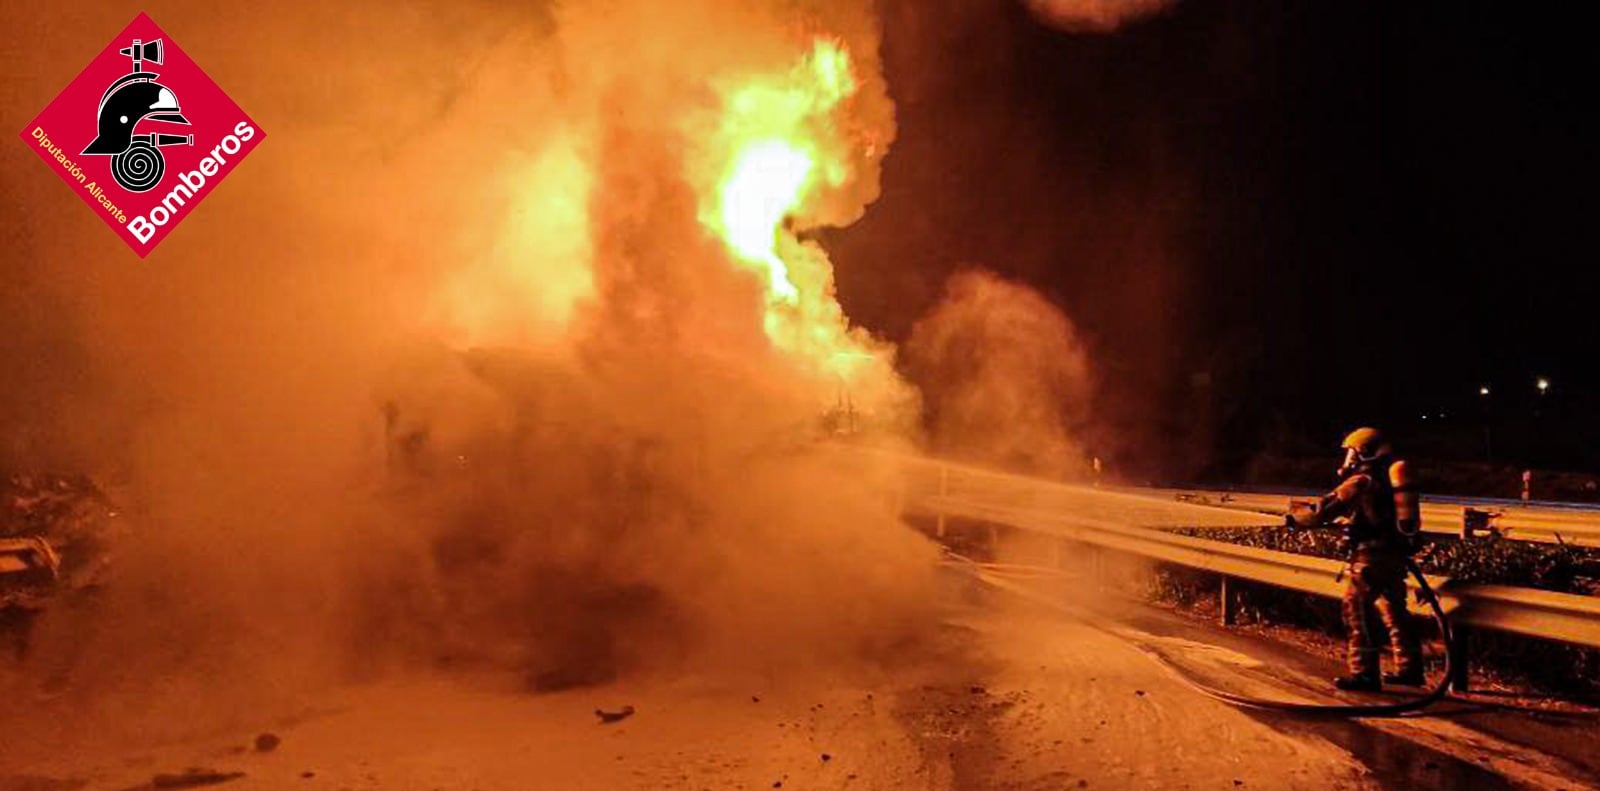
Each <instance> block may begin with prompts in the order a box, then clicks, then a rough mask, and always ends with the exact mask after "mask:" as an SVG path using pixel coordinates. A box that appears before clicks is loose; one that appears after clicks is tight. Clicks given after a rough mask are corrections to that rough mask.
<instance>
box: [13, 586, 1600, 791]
mask: <svg viewBox="0 0 1600 791" xmlns="http://www.w3.org/2000/svg"><path fill="white" fill-rule="evenodd" d="M947 576H948V591H947V597H948V600H949V601H948V603H947V605H946V607H945V609H944V614H943V617H942V619H941V620H940V621H939V623H938V624H937V625H933V626H930V627H929V634H928V635H927V637H926V639H925V640H923V641H921V642H919V643H918V644H915V645H908V646H907V647H906V648H905V650H904V652H903V655H902V656H900V657H898V658H896V659H895V660H893V661H890V662H888V663H879V664H875V665H873V666H870V667H858V668H850V669H839V668H832V669H824V670H818V671H816V672H808V673H804V674H793V673H785V674H783V675H769V676H766V677H745V678H728V677H723V676H712V675H701V674H696V673H689V672H680V673H674V674H671V675H660V676H645V677H635V678H628V679H624V680H621V681H618V682H616V683H612V684H608V685H603V686H597V687H588V688H582V689H576V690H569V691H564V692H559V693H552V694H537V695H536V694H530V693H528V692H527V691H525V689H524V688H523V687H522V685H520V684H518V683H517V682H516V680H515V679H511V678H506V677H500V676H496V675H493V674H469V673H440V674H437V675H428V676H415V675H410V676H405V677H390V678H387V679H386V680H383V681H381V682H376V683H371V684H367V685H362V686H351V687H347V688H343V689H337V690H329V691H325V692H322V693H319V694H318V695H316V696H314V697H312V698H300V699H297V700H296V702H293V703H290V702H288V701H285V702H283V703H281V704H277V705H269V706H264V707H262V708H260V709H258V710H252V711H246V712H237V713H236V715H235V717H234V722H233V724H231V725H228V726H225V727H214V726H208V728H207V729H204V730H201V731H198V732H189V733H184V732H182V729H178V730H176V731H167V732H164V733H162V734H160V735H159V736H158V735H155V734H150V735H149V736H148V738H140V737H138V736H137V735H135V736H131V737H130V736H129V735H128V734H125V733H124V734H120V735H118V736H116V737H112V736H110V735H109V732H108V731H103V730H99V729H80V728H74V727H72V726H71V724H70V721H71V717H72V712H70V711H55V710H52V709H51V703H50V702H49V701H32V700H17V699H13V700H12V701H11V704H10V705H12V706H14V707H15V706H33V707H37V708H38V710H39V715H40V716H41V717H44V716H51V717H58V718H60V723H61V724H63V727H61V728H58V729H54V730H50V729H41V733H45V732H48V733H50V734H51V735H50V737H49V738H48V739H29V738H26V737H27V734H20V735H19V734H15V733H13V734H9V735H0V791H66V790H67V789H134V788H152V787H158V786H153V785H152V781H153V780H154V779H155V778H156V776H157V775H162V774H165V775H169V776H168V777H166V778H165V779H164V781H165V782H179V781H181V780H182V775H181V773H182V772H184V771H186V770H188V769H190V768H200V769H205V770H209V771H214V772H217V773H219V774H220V775H222V776H226V775H228V774H231V773H236V772H242V773H243V774H242V775H241V776H237V777H233V778H232V779H229V780H226V781H224V782H221V783H219V784H218V785H217V786H216V787H219V788H226V789H240V791H243V790H244V789H275V790H276V789H308V790H310V789H338V790H340V791H343V790H345V789H348V790H349V791H357V790H358V789H396V790H405V791H410V790H412V789H415V790H417V791H432V790H433V789H452V790H453V789H460V790H462V791H468V790H473V789H475V790H476V791H498V790H499V789H517V790H518V791H525V790H526V789H560V790H562V791H566V790H568V789H606V790H607V791H612V790H615V789H665V790H667V791H680V790H681V791H699V790H700V789H770V788H783V789H930V790H931V789H941V790H942V789H963V790H966V789H972V790H974V791H976V790H979V789H1013V790H1015V791H1033V790H1035V789H1037V790H1038V791H1046V790H1054V789H1078V788H1101V789H1122V788H1141V789H1146V788H1148V789H1239V788H1244V789H1302V788H1303V789H1343V788H1347V789H1358V788H1361V789H1364V788H1397V789H1398V788H1421V789H1427V788H1439V789H1445V788H1474V789H1493V788H1572V789H1576V788H1589V787H1596V786H1595V785H1594V775H1593V774H1592V772H1593V770H1594V767H1593V766H1590V765H1587V764H1585V763H1584V761H1585V760H1586V758H1585V756H1587V754H1588V753H1589V752H1590V750H1589V749H1588V747H1587V746H1586V745H1591V744H1593V743H1594V742H1593V736H1594V735H1595V733H1596V731H1595V726H1594V724H1593V722H1592V721H1591V720H1589V719H1588V718H1586V717H1585V718H1577V719H1572V720H1569V721H1563V722H1561V723H1560V724H1559V725H1551V724H1549V723H1546V724H1545V727H1548V729H1549V733H1543V734H1541V733H1540V732H1538V731H1537V730H1536V729H1535V730H1533V731H1529V730H1527V729H1521V730H1519V729H1518V728H1517V727H1515V725H1511V726H1506V725H1505V723H1504V722H1502V723H1500V726H1501V727H1497V728H1487V729H1480V728H1479V727H1478V726H1477V725H1475V724H1474V723H1472V722H1471V720H1472V718H1473V717H1474V716H1476V715H1474V714H1473V712H1472V710H1470V707H1462V706H1457V707H1456V709H1455V711H1454V712H1453V714H1454V716H1450V717H1444V718H1438V719H1426V720H1405V721H1386V722H1372V723H1348V722H1331V723H1330V722H1307V721H1303V720H1296V719H1294V718H1289V717H1282V716H1264V715H1261V714H1258V713H1249V712H1245V711H1241V710H1238V709H1235V708H1233V707H1230V706H1228V705H1225V704H1222V703H1218V702H1215V701H1213V700H1211V699H1210V698H1207V697H1204V696H1202V695H1201V694H1200V693H1198V692H1196V691H1195V690H1194V689H1193V688H1191V687H1190V686H1188V685H1187V684H1186V683H1185V682H1184V681H1183V680H1182V676H1181V675H1180V674H1179V673H1176V672H1174V671H1173V669H1172V667H1171V666H1169V665H1168V664H1166V663H1171V664H1172V665H1177V666H1179V667H1180V668H1182V669H1184V670H1186V671H1187V672H1194V673H1202V674H1204V675H1205V676H1206V677H1207V678H1208V679H1209V680H1211V681H1213V682H1214V683H1218V684H1227V685H1230V686H1231V687H1232V688H1234V689H1236V690H1238V691H1241V692H1249V693H1254V694H1261V695H1269V696H1287V697H1295V698H1298V699H1320V697H1319V696H1324V695H1325V693H1324V692H1323V690H1325V689H1326V685H1325V682H1324V681H1323V679H1322V678H1321V677H1320V676H1319V674H1320V673H1321V672H1323V671H1325V670H1329V668H1327V667H1326V666H1325V663H1324V664H1322V665H1319V664H1318V663H1319V662H1320V661H1321V660H1317V659H1315V658H1314V657H1309V656H1304V655H1299V654H1297V653H1296V652H1295V651H1293V650H1292V649H1287V648H1285V647H1284V646H1282V645H1281V644H1274V643H1265V642H1262V641H1260V640H1259V639H1257V638H1250V637H1248V636H1243V635H1240V634H1237V633H1230V632H1222V631H1219V630H1216V629H1212V628H1210V627H1209V626H1207V625H1205V624H1199V623H1196V622H1194V621H1190V620H1187V619H1184V618H1180V617H1178V616H1174V615H1171V614H1169V613H1166V612H1164V611H1160V610H1157V609H1153V608H1150V607H1146V606H1144V605H1139V604H1134V603H1130V602H1125V601H1121V600H1118V599H1115V598H1114V597H1108V596H1105V595H1103V594H1100V593H1096V592H1093V591H1089V590H1086V589H1084V588H1083V587H1082V586H1083V583H1080V582H1073V581H1070V580H1067V581H1060V580H1055V581H1047V582H1045V583H1038V582H1033V583H1029V586H1028V588H1027V590H1028V592H1029V594H1030V596H1029V597H1024V596H1019V595H1014V594H1012V593H1008V592H1006V591H1000V590H996V589H994V588H991V587H989V586H986V585H983V584H980V583H979V582H977V581H975V580H974V579H972V578H971V577H969V576H967V575H966V573H965V572H962V571H959V570H954V569H952V570H950V571H949V573H948V575H947ZM625 705H628V706H633V707H634V713H633V714H632V715H631V716H628V717H626V718H625V719H621V720H619V721H616V722H612V723H602V722H601V720H600V718H598V717H597V716H596V713H595V712H596V709H604V710H607V711H620V710H621V708H622V707H623V706H625ZM1495 716H1499V717H1501V718H1502V720H1507V719H1509V720H1510V721H1511V722H1513V723H1515V722H1517V721H1522V720H1527V719H1528V718H1527V717H1526V715H1522V714H1519V713H1512V714H1509V715H1508V714H1505V713H1504V712H1501V713H1499V714H1497V715H1495ZM200 720H205V721H208V722H214V721H215V718H210V717H206V718H196V721H200ZM264 732H270V733H271V734H273V736H275V737H276V738H277V739H278V740H280V741H279V743H278V744H276V746H275V747H274V748H273V749H271V750H270V751H260V750H258V749H256V747H255V740H256V738H257V737H258V736H259V735H260V734H262V733H264ZM1530 733H1531V734H1532V735H1531V736H1530V735H1529V734H1530ZM12 737H15V738H12ZM1535 737H1537V738H1535ZM1530 739H1531V740H1534V741H1537V740H1539V739H1544V740H1545V741H1548V742H1550V743H1551V744H1557V748H1554V749H1551V750H1550V751H1548V752H1547V751H1541V750H1536V749H1534V748H1531V747H1527V746H1524V745H1523V744H1521V743H1520V742H1521V741H1524V740H1530ZM1563 740H1564V741H1563ZM1561 745H1567V746H1565V747H1563V746H1561ZM175 778H176V779H175Z"/></svg>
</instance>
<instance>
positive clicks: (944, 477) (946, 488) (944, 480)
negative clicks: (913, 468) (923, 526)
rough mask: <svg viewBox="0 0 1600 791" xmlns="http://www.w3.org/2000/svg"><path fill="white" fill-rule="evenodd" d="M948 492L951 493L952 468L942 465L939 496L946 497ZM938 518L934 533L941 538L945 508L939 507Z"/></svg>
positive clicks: (942, 535) (942, 536)
mask: <svg viewBox="0 0 1600 791" xmlns="http://www.w3.org/2000/svg"><path fill="white" fill-rule="evenodd" d="M948 494H950V468H949V467H942V466H941V467H940V468H939V496H940V497H941V498H942V497H945V496H946V495H948ZM936 520H937V521H936V522H935V523H934V533H935V535H937V536H938V537H939V538H944V509H943V508H940V509H939V515H938V517H936Z"/></svg>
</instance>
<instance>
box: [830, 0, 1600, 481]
mask: <svg viewBox="0 0 1600 791" xmlns="http://www.w3.org/2000/svg"><path fill="white" fill-rule="evenodd" d="M881 5H882V7H883V15H884V25H885V45H884V49H885V52H884V54H885V59H886V64H887V65H886V68H887V70H888V77H889V84H890V89H891V92H892V93H893V95H894V98H895V100H896V102H897V105H898V117H899V123H900V130H899V139H898V140H897V141H896V143H895V146H894V148H893V149H892V151H891V154H890V156H889V157H888V159H887V160H886V164H885V174H884V194H883V197H882V198H881V200H880V201H879V202H878V203H876V204H875V205H874V206H872V207H871V208H870V209H869V211H868V213H867V216H866V217H865V218H864V219H863V220H862V221H861V222H859V223H858V224H857V225H855V226H852V227H851V228H848V229H845V230H843V231H839V232H834V233H830V234H827V235H825V236H824V241H825V243H826V244H827V246H828V247H829V248H830V249H831V250H832V251H833V252H834V254H835V258H836V261H837V263H838V267H839V283H840V292H841V298H842V299H843V301H844V302H845V306H846V309H847V311H848V312H849V313H850V315H851V316H852V317H853V318H855V319H856V320H857V321H859V322H861V323H862V324H864V325H866V326H868V327H870V328H872V329H873V330H875V331H877V332H880V333H882V334H885V335H887V336H889V337H892V338H896V339H900V338H903V337H904V336H905V334H906V332H907V331H908V329H909V327H910V325H911V322H913V321H914V320H915V318H916V316H917V315H919V314H920V313H921V311H922V310H924V309H925V308H926V307H927V306H928V305H929V304H930V303H932V302H933V301H935V300H936V299H937V296H938V293H939V289H940V288H941V285H942V282H943V278H944V277H945V275H946V274H948V273H949V272H950V271H953V270H955V269H957V268H959V267H962V266H970V265H978V266H984V267H987V268H990V269H993V270H996V271H998V272H1000V273H1002V274H1005V275H1008V276H1011V277H1015V278H1017V279H1020V280H1023V281H1025V282H1027V283H1029V284H1032V285H1033V286H1035V287H1036V288H1038V289H1040V290H1041V291H1043V292H1044V293H1045V294H1046V295H1048V296H1049V297H1050V298H1051V299H1052V300H1053V301H1055V302H1056V303H1057V304H1058V305H1060V306H1062V307H1063V308H1064V310H1065V311H1066V312H1067V314H1068V315H1069V316H1070V317H1071V318H1072V319H1073V321H1074V322H1076V323H1077V325H1078V327H1079V329H1080V330H1081V331H1082V333H1083V335H1084V337H1085V338H1086V341H1087V343H1088V344H1089V346H1090V349H1091V354H1092V357H1093V360H1094V361H1095V365H1096V369H1097V383H1096V390H1097V404H1096V413H1097V415H1098V418H1097V421H1096V425H1095V426H1093V427H1090V428H1088V429H1086V431H1087V433H1088V434H1089V442H1090V444H1091V446H1094V450H1095V451H1096V452H1099V453H1102V454H1104V455H1107V456H1109V457H1112V458H1117V459H1119V460H1121V461H1122V462H1123V464H1124V466H1125V468H1130V469H1132V468H1137V469H1139V470H1140V471H1141V472H1146V473H1148V474H1150V475H1159V476H1166V477H1206V476H1226V475H1230V474H1236V473H1237V470H1238V469H1240V467H1241V466H1242V465H1243V464H1244V463H1245V460H1247V459H1249V458H1252V457H1253V456H1255V455H1257V454H1260V453H1283V454H1291V455H1294V454H1298V455H1302V456H1303V455H1311V454H1317V453H1327V454H1328V455H1330V456H1331V455H1333V454H1334V450H1333V447H1336V445H1337V441H1338V439H1339V437H1340V436H1341V434H1342V433H1343V431H1344V430H1346V429H1348V428H1350V427H1353V426H1354V425H1356V424H1360V423H1376V424H1379V425H1381V426H1384V427H1387V428H1388V429H1389V430H1390V432H1391V433H1392V434H1394V435H1396V437H1397V438H1399V439H1400V440H1401V441H1402V442H1409V443H1410V446H1411V447H1413V448H1421V449H1425V450H1426V451H1427V452H1428V453H1430V454H1434V455H1437V456H1439V457H1442V458H1448V459H1458V460H1472V459H1477V460H1480V461H1482V460H1489V459H1493V460H1494V461H1495V462H1498V463H1505V464H1528V465H1535V466H1548V467H1558V468H1563V469H1580V470H1581V469H1590V470H1597V469H1600V442H1597V438H1600V430H1597V420H1596V418H1595V417H1594V414H1595V412H1596V410H1595V408H1594V407H1595V406H1596V398H1595V393H1596V386H1597V385H1600V381H1597V379H1600V376H1597V374H1600V367H1597V365H1596V363H1595V361H1594V354H1593V352H1592V351H1591V349H1592V347H1593V346H1594V345H1595V339H1596V335H1597V334H1596V332H1595V330H1594V329H1593V328H1594V326H1595V324H1596V320H1595V319H1594V317H1593V314H1594V312H1595V309H1594V307H1592V306H1591V304H1590V298H1591V295H1593V294H1594V293H1595V290H1596V286H1597V285H1600V277H1597V276H1596V275H1595V273H1594V272H1593V270H1592V268H1591V266H1592V259H1593V253H1592V252H1591V251H1592V250H1593V247H1592V244H1593V243H1592V241H1591V237H1592V235H1593V228H1594V226H1595V224H1596V220H1595V218H1594V215H1595V209H1596V199H1595V197H1594V188H1595V183H1596V182H1595V180H1594V178H1593V175H1594V171H1595V168H1594V156H1593V154H1592V153H1591V151H1590V148H1589V145H1588V144H1589V141H1590V140H1592V139H1594V131H1595V129H1594V124H1593V123H1592V122H1588V121H1586V120H1585V119H1584V116H1586V115H1588V114H1590V113H1593V112H1594V110H1593V108H1591V107H1590V105H1592V104H1594V103H1595V100H1594V97H1595V96H1597V95H1600V91H1597V90H1596V88H1595V86H1594V84H1593V75H1594V74H1596V73H1597V72H1596V70H1595V69H1593V68H1592V66H1590V63H1589V61H1590V57H1589V55H1588V51H1590V50H1591V49H1592V45H1591V44H1590V42H1589V41H1587V39H1588V38H1589V37H1590V34H1589V33H1588V32H1587V31H1588V28H1586V27H1585V26H1583V25H1581V24H1580V23H1579V19H1578V18H1577V16H1576V15H1577V14H1578V12H1577V11H1575V10H1574V11H1570V12H1567V11H1563V12H1554V11H1551V12H1546V13H1542V14H1537V15H1536V14H1530V13H1526V12H1524V13H1521V14H1519V15H1510V14H1509V13H1508V12H1509V11H1510V10H1512V7H1510V6H1505V5H1490V4H1478V3H1455V2H1450V3H1446V2H1433V3H1399V4H1395V3H1377V2H1343V1H1341V2H1317V3H1263V2H1259V1H1257V0H1183V2H1180V3H1178V4H1177V5H1176V6H1175V7H1174V8H1173V9H1171V10H1170V11H1169V12H1167V13H1166V14H1164V15H1161V16H1159V17H1156V18H1153V19H1150V20H1146V21H1143V22H1138V23H1134V24H1132V25H1129V26H1128V27H1125V28H1124V29H1123V30H1121V31H1119V32H1117V33H1114V34H1110V35H1091V34H1073V33H1066V32H1062V31H1059V30H1055V29H1051V28H1049V27H1046V26H1044V25H1042V24H1040V23H1039V22H1037V21H1036V20H1034V19H1033V18H1032V17H1031V16H1030V15H1029V14H1028V12H1027V11H1026V10H1025V9H1024V8H1022V7H1021V6H1020V5H1018V4H1016V3H1014V2H1011V1H1010V0H962V1H960V2H938V3H935V2H928V0H882V2H881ZM1558 13H1559V14H1572V16H1568V17H1565V18H1563V17H1562V16H1559V15H1556V14H1558ZM1540 375H1543V376H1546V377H1548V378H1549V379H1550V381H1551V389H1550V392H1549V393H1547V394H1545V395H1543V396H1539V395H1538V394H1537V393H1536V391H1535V389H1534V381H1535V378H1536V377H1537V376H1540ZM1481 385H1488V386H1489V387H1490V388H1491V396H1490V397H1489V398H1487V399H1485V398H1483V397H1481V396H1480V395H1479V394H1478V388H1479V387H1480V386H1481ZM1424 414H1426V415H1428V417H1429V420H1423V419H1422V416H1423V415H1424ZM1441 416H1442V417H1441ZM1485 427H1490V428H1492V429H1493V431H1494V432H1495V433H1494V438H1493V440H1492V441H1491V442H1489V443H1486V442H1485V434H1484V428H1485Z"/></svg>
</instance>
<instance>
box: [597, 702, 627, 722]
mask: <svg viewBox="0 0 1600 791" xmlns="http://www.w3.org/2000/svg"><path fill="white" fill-rule="evenodd" d="M594 716H596V717H599V718H600V724H601V725H610V724H611V723H613V722H621V721H622V720H625V719H627V718H629V717H632V716H633V707H632V706H623V707H622V708H621V709H618V710H617V711H606V710H605V709H595V710H594Z"/></svg>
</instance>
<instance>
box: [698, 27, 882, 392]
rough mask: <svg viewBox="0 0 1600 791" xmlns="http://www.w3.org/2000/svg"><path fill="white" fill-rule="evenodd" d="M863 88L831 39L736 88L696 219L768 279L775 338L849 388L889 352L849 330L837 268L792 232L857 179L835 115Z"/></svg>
mask: <svg viewBox="0 0 1600 791" xmlns="http://www.w3.org/2000/svg"><path fill="white" fill-rule="evenodd" d="M859 86H860V83H859V81H858V80H857V78H856V75H855V73H854V66H853V65H852V63H851V59H850V53H849V51H848V50H847V49H846V48H845V46H844V45H843V44H842V43H840V42H838V41H835V40H832V39H827V38H823V39H818V40H817V41H815V42H814V43H813V45H812V47H811V50H810V51H809V52H808V53H806V55H805V56H804V57H802V58H801V59H800V61H799V62H798V63H796V64H795V65H794V66H793V67H792V68H790V69H789V70H788V71H787V72H785V73H779V74H768V75H757V76H753V77H746V78H744V79H741V80H738V81H735V82H733V83H732V84H731V85H730V86H729V87H727V88H726V89H725V90H724V92H723V102H722V107H721V117H720V120H719V123H718V124H717V128H716V133H715V134H714V135H713V136H712V139H711V140H709V141H708V149H709V150H710V151H711V152H713V158H714V159H715V158H720V162H719V163H718V164H719V166H718V167H715V169H714V172H716V173H717V174H718V179H717V181H716V182H715V184H714V188H713V189H710V190H707V191H705V192H704V194H703V195H702V208H701V214H700V219H701V222H702V223H704V224H705V225H706V226H707V227H708V228H710V229H711V230H712V231H714V232H715V233H716V234H717V235H718V236H719V237H720V238H721V239H722V241H723V242H724V243H725V244H726V245H727V248H728V250H729V252H730V253H731V254H732V256H733V258H734V259H735V260H737V261H739V262H740V263H742V264H745V265H747V266H750V267H753V268H755V269H757V270H758V272H759V273H760V274H762V275H763V276H764V278H763V279H764V281H765V285H766V303H767V304H766V314H765V317H764V322H763V324H764V327H765V329H766V333H767V336H768V337H769V338H770V339H771V340H772V342H773V343H774V344H775V345H776V346H777V347H778V348H780V349H782V350H783V351H785V352H788V353H790V354H792V355H795V356H796V357H797V358H799V359H800V360H801V361H802V362H806V363H810V364H811V365H812V366H813V367H814V368H815V369H816V370H817V371H818V372H819V373H823V374H827V375H829V376H830V377H837V378H838V379H840V380H841V382H842V384H844V385H845V386H846V387H847V388H848V387H851V386H852V385H854V384H855V381H854V380H856V379H857V378H858V377H859V375H860V374H861V372H862V371H863V369H864V368H867V367H878V368H880V369H881V368H885V367H886V365H884V366H873V365H872V363H874V362H878V363H884V362H885V361H884V360H883V358H884V357H885V353H884V352H883V351H882V349H881V348H879V345H878V344H876V343H874V342H873V341H872V339H871V338H869V337H867V336H866V334H865V333H862V332H860V331H853V330H851V329H850V327H849V324H848V321H847V320H846V319H845V317H844V314H843V311H842V310H840V308H839V304H838V302H837V301H836V299H835V297H834V287H833V267H832V265H831V264H830V262H829V261H828V259H827V256H826V254H825V253H824V252H823V250H822V249H821V248H820V247H818V246H817V245H816V244H815V243H812V242H807V241H802V240H800V239H799V238H798V237H797V236H796V230H797V229H800V228H803V227H805V226H806V224H807V222H808V221H812V220H814V219H815V215H816V214H818V213H819V212H818V209H819V207H820V205H821V204H822V203H823V202H825V201H826V200H827V199H828V197H829V192H830V190H835V189H837V188H839V187H840V186H841V185H843V184H845V183H846V182H847V181H848V180H849V179H850V178H852V177H853V176H854V175H855V174H853V173H852V172H851V162H852V161H853V159H854V158H855V155H856V154H857V153H858V152H856V151H854V150H853V148H852V147H853V146H854V145H856V144H857V141H854V140H852V139H851V137H850V136H849V135H847V134H845V133H844V131H843V130H842V129H841V124H840V123H839V121H838V119H837V118H836V115H838V114H839V113H840V111H841V110H842V109H843V108H844V106H845V105H846V104H847V103H848V101H849V100H850V98H851V96H852V95H853V94H854V93H855V92H856V90H857V88H858V87H859Z"/></svg>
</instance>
